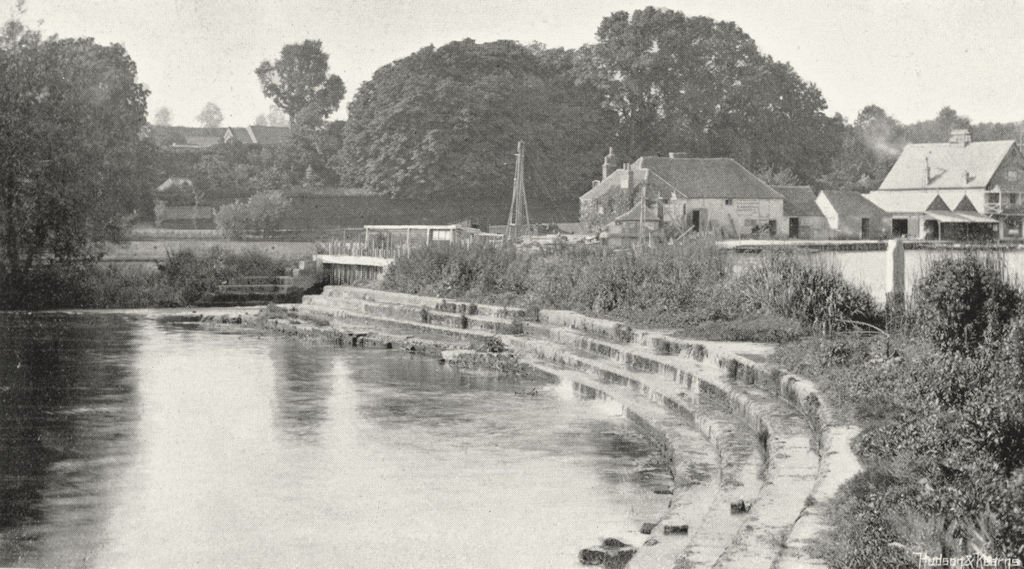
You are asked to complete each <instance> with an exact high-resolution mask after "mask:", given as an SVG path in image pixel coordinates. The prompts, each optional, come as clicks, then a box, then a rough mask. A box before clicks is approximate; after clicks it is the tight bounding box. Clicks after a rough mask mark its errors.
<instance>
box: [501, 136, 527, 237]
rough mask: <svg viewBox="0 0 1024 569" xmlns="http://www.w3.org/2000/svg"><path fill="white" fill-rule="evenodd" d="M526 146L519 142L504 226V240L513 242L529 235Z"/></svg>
mask: <svg viewBox="0 0 1024 569" xmlns="http://www.w3.org/2000/svg"><path fill="white" fill-rule="evenodd" d="M525 154H526V145H525V144H523V141H522V140H520V141H519V145H518V147H517V152H516V179H515V182H513V184H512V207H510V208H509V210H508V223H506V224H505V240H506V241H508V240H512V241H515V240H517V239H519V238H520V237H522V236H524V235H529V234H530V211H529V209H528V208H527V207H526V182H525V180H524V178H525V176H524V174H523V158H524V157H525Z"/></svg>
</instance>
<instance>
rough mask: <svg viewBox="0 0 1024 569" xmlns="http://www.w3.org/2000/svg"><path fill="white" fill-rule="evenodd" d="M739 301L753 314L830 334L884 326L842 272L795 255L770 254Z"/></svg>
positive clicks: (744, 282)
mask: <svg viewBox="0 0 1024 569" xmlns="http://www.w3.org/2000/svg"><path fill="white" fill-rule="evenodd" d="M736 289H737V290H736V293H735V294H736V296H738V299H737V300H738V301H739V302H740V303H741V304H742V308H743V309H745V310H744V311H746V312H748V313H758V312H760V313H766V314H774V315H777V316H782V317H786V318H795V319H797V320H800V321H802V322H805V323H807V324H810V325H813V326H815V327H817V328H819V329H821V330H823V331H825V332H831V331H835V330H843V329H847V328H850V327H852V326H853V325H854V324H855V323H866V324H871V325H874V326H877V325H881V324H884V322H883V318H882V315H881V313H880V312H879V309H878V307H876V306H875V303H874V301H873V300H872V298H871V295H870V294H869V293H868V292H867V291H865V290H863V289H861V288H859V287H856V286H853V285H851V284H850V283H848V282H846V280H844V279H843V277H842V274H841V273H840V272H839V270H838V269H836V268H834V267H830V266H827V265H824V264H822V263H820V262H815V261H812V260H811V259H808V258H804V257H801V256H799V255H797V254H795V253H793V252H790V251H768V252H765V253H763V254H761V256H760V257H759V258H758V259H757V261H756V262H754V263H753V264H752V265H751V266H749V267H747V269H746V270H745V271H744V272H743V274H742V275H741V276H740V278H739V279H738V280H737V283H736Z"/></svg>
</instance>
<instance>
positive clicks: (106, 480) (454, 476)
mask: <svg viewBox="0 0 1024 569" xmlns="http://www.w3.org/2000/svg"><path fill="white" fill-rule="evenodd" d="M534 388H536V389H537V394H536V395H523V393H524V392H530V391H532V390H533V389H534ZM651 460H653V449H652V447H651V446H650V444H649V443H648V442H647V441H646V440H644V439H643V438H642V437H640V436H639V435H638V434H637V433H636V431H634V430H633V429H632V427H631V426H630V425H629V423H628V422H627V421H626V420H625V419H624V418H623V417H622V416H621V414H620V413H619V412H618V410H617V409H616V408H615V407H614V406H610V405H608V404H606V403H600V402H594V401H581V400H578V399H576V398H574V397H573V395H572V392H571V389H569V388H566V387H565V386H560V385H555V384H548V383H534V382H529V381H525V380H522V381H519V382H518V383H516V382H514V381H512V380H511V379H510V378H503V377H500V376H497V375H494V374H482V373H470V372H459V371H457V370H453V369H451V368H448V367H444V366H440V365H438V363H437V362H436V361H434V360H432V359H429V358H422V357H415V356H411V355H406V354H403V353H395V352H383V351H360V350H341V349H337V348H333V347H328V346H323V345H319V346H315V345H309V344H303V343H300V342H297V341H294V340H289V339H284V338H279V337H255V336H252V335H241V334H230V333H215V332H210V331H204V330H198V329H192V328H189V327H186V326H182V325H177V326H175V325H170V324H162V323H158V322H156V321H155V320H152V319H147V318H135V319H129V318H127V317H121V316H110V315H104V316H99V315H89V316H74V317H69V316H57V315H36V316H17V315H0V566H28V567H186V566H189V567H328V566H329V567H353V568H362V567H432V568H433V567H481V568H492V567H538V568H541V567H575V566H577V565H576V563H577V562H576V559H575V558H576V552H577V551H578V550H579V548H580V547H582V546H585V545H590V544H592V543H596V542H597V541H598V540H599V539H601V538H603V537H606V536H616V537H620V538H624V539H625V541H628V542H632V543H634V544H639V543H640V542H641V541H643V538H644V537H646V536H640V535H639V534H638V533H637V531H636V530H637V527H638V526H639V523H640V522H641V521H647V520H649V519H651V517H652V516H654V517H655V518H656V516H657V513H658V512H659V511H660V509H661V508H662V507H664V505H665V496H662V495H659V494H655V493H654V492H653V490H654V489H655V488H658V487H662V486H664V485H665V484H666V481H667V478H666V474H665V472H664V469H661V468H650V467H649V466H650V462H651Z"/></svg>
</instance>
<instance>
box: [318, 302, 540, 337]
mask: <svg viewBox="0 0 1024 569" xmlns="http://www.w3.org/2000/svg"><path fill="white" fill-rule="evenodd" d="M308 302H311V303H319V304H322V305H333V306H339V307H342V308H348V309H350V310H354V311H357V312H362V313H366V314H381V315H384V316H388V317H392V318H398V319H403V320H407V321H410V322H423V323H436V324H438V325H446V326H450V327H454V329H462V330H466V329H469V330H479V331H484V332H490V333H492V334H510V335H514V334H522V331H523V327H522V323H521V322H518V321H516V320H510V319H507V318H504V317H499V316H489V315H485V314H473V315H470V314H464V313H460V312H450V311H445V310H437V309H434V308H432V307H428V306H427V305H418V306H409V305H404V304H397V303H388V302H376V301H372V300H360V299H357V298H351V297H339V296H331V297H322V296H317V295H309V301H308ZM447 306H454V305H451V304H450V305H447Z"/></svg>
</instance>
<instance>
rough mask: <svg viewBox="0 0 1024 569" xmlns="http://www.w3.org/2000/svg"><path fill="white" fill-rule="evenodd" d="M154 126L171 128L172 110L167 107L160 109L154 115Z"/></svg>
mask: <svg viewBox="0 0 1024 569" xmlns="http://www.w3.org/2000/svg"><path fill="white" fill-rule="evenodd" d="M153 124H155V125H157V126H169V125H170V124H171V110H170V109H168V108H167V107H160V108H159V109H158V110H157V111H156V114H154V115H153Z"/></svg>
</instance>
